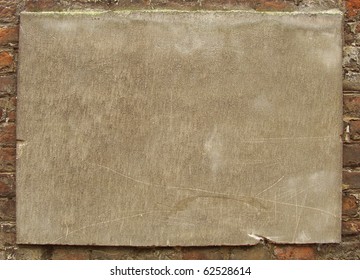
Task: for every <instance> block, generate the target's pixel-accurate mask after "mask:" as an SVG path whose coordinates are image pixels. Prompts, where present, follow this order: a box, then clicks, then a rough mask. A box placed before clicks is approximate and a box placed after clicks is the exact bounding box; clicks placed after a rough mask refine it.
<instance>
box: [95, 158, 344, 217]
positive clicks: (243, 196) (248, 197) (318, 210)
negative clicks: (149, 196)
mask: <svg viewBox="0 0 360 280" xmlns="http://www.w3.org/2000/svg"><path fill="white" fill-rule="evenodd" d="M97 165H98V166H99V167H102V168H105V169H107V170H109V171H112V172H114V173H115V174H118V175H120V176H122V177H124V178H127V179H129V180H132V181H134V182H137V183H140V184H144V185H146V186H157V187H161V188H164V189H178V190H184V191H196V192H202V193H208V194H214V195H221V196H226V197H231V199H234V200H236V199H238V201H242V202H246V201H245V200H250V201H254V200H260V201H265V202H270V203H277V204H278V205H286V206H291V207H299V208H304V209H308V210H312V211H316V212H320V213H323V214H326V215H329V216H332V217H334V218H339V216H337V215H335V214H333V213H331V212H328V211H325V210H322V209H319V208H315V207H309V206H304V205H296V204H293V203H288V202H280V201H274V200H271V199H265V198H260V197H253V196H245V195H241V196H239V195H233V194H231V193H230V194H229V193H222V192H214V191H209V190H204V189H199V188H181V187H172V186H164V185H158V184H151V183H148V182H145V181H141V180H137V179H135V178H133V177H130V176H127V175H125V174H123V173H120V172H118V171H116V170H114V169H111V168H110V167H107V166H103V165H100V164H97Z"/></svg>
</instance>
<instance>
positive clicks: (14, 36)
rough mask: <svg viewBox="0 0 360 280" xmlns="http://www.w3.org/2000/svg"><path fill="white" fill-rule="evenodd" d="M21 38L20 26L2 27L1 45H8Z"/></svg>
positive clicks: (0, 30) (0, 29) (0, 32)
mask: <svg viewBox="0 0 360 280" xmlns="http://www.w3.org/2000/svg"><path fill="white" fill-rule="evenodd" d="M18 40H19V28H18V27H0V45H3V46H4V45H7V44H9V43H12V42H17V41H18Z"/></svg>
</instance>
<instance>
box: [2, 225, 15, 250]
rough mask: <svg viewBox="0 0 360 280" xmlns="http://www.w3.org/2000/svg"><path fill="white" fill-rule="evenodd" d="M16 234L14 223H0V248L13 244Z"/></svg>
mask: <svg viewBox="0 0 360 280" xmlns="http://www.w3.org/2000/svg"><path fill="white" fill-rule="evenodd" d="M15 242H16V234H15V225H14V224H0V250H1V249H5V248H6V247H8V246H13V245H15Z"/></svg>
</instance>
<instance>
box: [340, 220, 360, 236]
mask: <svg viewBox="0 0 360 280" xmlns="http://www.w3.org/2000/svg"><path fill="white" fill-rule="evenodd" d="M341 232H342V235H358V234H360V220H348V221H342V228H341Z"/></svg>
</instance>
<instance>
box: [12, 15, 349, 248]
mask: <svg viewBox="0 0 360 280" xmlns="http://www.w3.org/2000/svg"><path fill="white" fill-rule="evenodd" d="M341 22H342V14H341V13H340V12H338V11H325V12H311V13H300V12H298V13H256V12H240V11H228V12H219V11H217V12H214V11H207V12H205V11H201V12H180V11H131V12H130V11H122V12H107V13H94V12H91V13H76V12H74V13H23V14H22V15H21V28H20V32H21V34H20V57H19V95H18V126H17V138H18V146H17V203H18V205H17V226H18V230H17V232H18V242H19V243H25V244H28V243H30V244H76V245H87V244H91V245H125V246H206V245H243V244H256V243H258V242H259V240H260V239H261V238H267V239H269V240H271V241H273V242H279V243H315V242H338V241H340V208H341V155H342V148H341V147H342V143H341V136H340V135H341V133H342V102H341V101H342V98H341V90H342V69H341V61H342V38H341Z"/></svg>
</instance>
